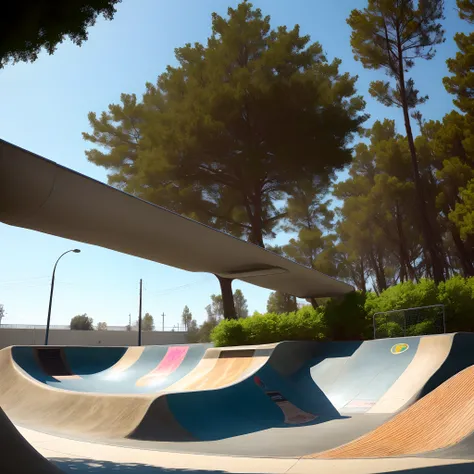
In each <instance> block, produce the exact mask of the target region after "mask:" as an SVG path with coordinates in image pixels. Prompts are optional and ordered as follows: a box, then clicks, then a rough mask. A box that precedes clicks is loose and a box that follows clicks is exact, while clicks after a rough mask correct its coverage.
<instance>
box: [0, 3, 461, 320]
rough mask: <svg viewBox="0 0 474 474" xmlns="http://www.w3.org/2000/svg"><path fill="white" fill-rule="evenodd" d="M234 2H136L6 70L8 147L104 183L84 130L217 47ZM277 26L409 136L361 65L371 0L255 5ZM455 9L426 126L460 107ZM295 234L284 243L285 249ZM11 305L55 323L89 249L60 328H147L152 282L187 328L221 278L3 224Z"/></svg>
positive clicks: (167, 309) (431, 81) (1, 297)
mask: <svg viewBox="0 0 474 474" xmlns="http://www.w3.org/2000/svg"><path fill="white" fill-rule="evenodd" d="M237 3H238V2H237V1H229V0H227V1H226V0H200V1H199V2H197V1H195V0H174V1H172V2H171V1H167V2H165V1H163V0H140V1H136V0H124V1H123V2H122V3H121V4H120V5H119V6H118V11H117V14H116V17H115V19H114V20H113V21H112V22H108V21H104V20H102V19H100V20H99V21H98V22H97V24H96V25H95V26H94V27H93V28H91V29H90V33H89V40H88V41H87V42H86V43H84V45H83V46H82V47H81V48H78V47H76V46H74V45H72V44H70V43H68V42H65V43H64V44H62V45H60V46H59V48H58V50H57V52H56V53H55V54H54V55H53V56H48V55H47V54H42V55H40V57H39V59H38V60H37V61H36V62H35V63H33V64H22V63H19V64H16V65H10V66H7V67H6V68H5V69H3V70H1V71H0V104H1V106H0V137H1V138H3V139H4V140H7V141H9V142H12V143H14V144H16V145H19V146H21V147H23V148H26V149H28V150H30V151H33V152H35V153H38V154H40V155H42V156H44V157H46V158H49V159H51V160H53V161H56V162H58V163H60V164H62V165H65V166H67V167H69V168H72V169H74V170H77V171H79V172H81V173H84V174H86V175H88V176H91V177H93V178H95V179H98V180H100V181H103V182H106V181H107V176H106V172H105V170H104V169H102V168H98V167H96V166H95V165H93V164H91V163H89V162H88V161H87V160H86V158H85V155H84V150H86V149H88V148H89V145H88V143H86V142H84V141H83V139H82V136H81V132H83V131H89V125H88V121H87V113H88V112H89V111H95V112H98V113H100V112H102V111H103V110H105V109H106V108H107V106H108V105H109V104H110V103H117V102H118V101H119V97H120V94H121V93H122V92H126V93H136V94H137V95H139V96H140V95H141V94H142V93H143V92H144V89H145V82H154V81H155V80H156V78H157V76H158V75H159V74H160V73H161V72H163V71H164V69H165V67H166V66H167V65H168V64H174V63H175V59H174V48H176V47H179V46H182V45H183V44H185V43H187V42H195V41H199V42H205V41H206V39H207V37H208V36H209V34H210V29H211V13H212V12H214V11H215V12H218V13H220V14H222V15H224V14H225V13H226V10H227V7H228V6H235V5H236V4H237ZM253 3H254V5H256V6H258V7H260V8H261V9H262V11H263V13H264V14H269V15H270V16H271V18H272V25H273V26H278V25H282V24H285V25H287V26H288V27H292V26H293V25H294V24H296V23H298V24H299V25H300V26H301V32H302V33H303V34H309V35H310V36H311V39H312V40H313V41H319V42H320V43H321V44H322V45H323V47H324V50H325V51H326V53H327V55H328V57H329V58H330V59H332V58H334V57H339V58H341V59H342V61H343V62H342V70H343V71H349V72H350V73H351V74H353V75H358V76H359V81H358V90H359V92H360V93H361V94H363V95H364V96H366V100H367V112H368V113H369V114H370V115H371V119H370V122H372V121H374V120H377V119H383V118H384V117H388V118H394V119H396V121H397V125H398V128H399V130H400V131H403V122H402V117H401V114H400V112H399V111H397V110H395V109H387V108H385V107H383V106H382V105H380V104H378V103H376V102H375V101H374V100H373V99H371V98H370V97H368V94H367V89H368V86H369V83H370V81H371V80H374V79H377V78H381V77H383V76H382V75H380V74H378V73H375V72H373V71H366V70H364V69H363V68H362V67H361V65H360V63H357V62H356V61H354V59H353V55H352V52H351V48H350V44H349V36H350V30H349V28H348V26H347V25H346V22H345V20H346V18H347V17H348V15H349V13H350V10H351V9H352V8H363V7H364V6H365V4H366V0H363V1H362V0H350V1H349V0H340V1H337V2H334V1H333V2H325V1H324V2H323V1H322V0H317V1H316V0H313V1H309V0H293V1H292V2H289V1H288V0H260V1H254V2H253ZM454 7H455V2H454V0H447V1H446V20H445V22H444V24H445V29H446V42H445V43H444V44H442V45H441V46H439V47H438V54H437V56H436V57H435V59H433V60H432V61H429V62H427V61H423V62H420V63H419V65H418V66H417V67H416V68H415V69H414V71H413V74H412V76H413V78H414V79H415V81H416V83H417V85H418V87H419V89H420V90H421V92H422V93H423V94H425V93H427V94H429V96H430V100H429V101H428V102H427V103H426V104H425V105H424V106H423V107H422V108H421V109H420V110H421V111H422V113H423V114H424V116H425V118H432V119H441V118H442V116H443V115H444V114H445V113H446V112H448V111H449V110H451V109H452V107H453V106H452V98H451V97H450V96H449V95H448V94H447V93H446V92H445V90H444V88H443V86H442V83H441V79H442V77H443V76H445V75H446V74H447V69H446V65H445V60H446V59H447V58H448V57H452V56H454V54H455V53H456V45H455V44H454V41H453V40H452V37H453V35H454V34H455V33H456V32H457V31H467V30H468V24H467V23H466V22H462V21H461V20H459V19H458V17H457V13H456V11H455V10H454ZM286 238H287V237H286V236H284V235H280V236H279V237H278V242H284V241H285V240H286ZM0 239H1V240H0V241H1V243H2V245H1V246H0V261H1V270H2V271H1V274H0V303H3V304H4V306H5V309H6V312H7V317H6V318H5V320H4V321H3V322H4V323H5V324H7V323H8V324H44V323H45V318H46V313H47V305H48V297H49V283H50V282H49V279H50V273H51V270H52V266H53V264H54V262H55V260H56V258H57V257H58V256H59V255H60V254H61V253H62V252H64V251H65V250H68V249H70V248H75V247H78V248H80V249H81V250H82V253H80V254H69V255H67V256H66V257H64V259H63V260H62V261H61V263H60V265H59V267H58V272H57V280H56V282H57V286H56V291H55V300H54V307H53V315H52V324H68V323H69V321H70V319H71V317H73V316H74V315H76V314H80V313H87V314H88V315H89V316H91V317H92V318H93V319H94V321H95V322H98V321H106V322H107V323H108V324H109V325H125V324H127V323H128V315H129V314H132V318H133V319H136V315H137V306H138V305H137V303H138V282H139V279H140V278H143V280H144V310H145V311H148V312H150V313H151V314H152V315H154V316H155V321H157V322H158V321H159V322H160V324H161V318H159V315H161V314H162V313H165V315H166V316H165V326H168V327H171V326H173V325H175V324H177V323H178V322H179V320H180V315H181V312H182V309H183V307H184V305H186V304H187V305H188V306H189V307H190V309H191V312H192V313H193V316H194V318H195V319H197V320H198V321H199V322H201V321H202V320H203V319H204V318H205V310H204V308H205V306H206V305H207V304H208V303H209V295H211V294H212V293H218V291H219V288H218V283H217V281H216V280H215V278H214V277H213V276H211V275H206V274H199V273H198V274H196V273H188V272H184V271H181V270H177V269H173V268H170V267H166V266H164V265H159V264H156V263H152V262H148V261H146V260H143V259H139V258H135V257H130V256H127V255H122V254H120V253H117V252H113V251H110V250H106V249H101V248H99V247H94V246H90V245H84V244H81V243H75V242H72V241H68V240H65V239H61V238H58V237H52V236H48V235H45V234H40V233H37V232H33V231H28V230H23V229H18V228H14V227H10V226H7V225H4V224H0ZM234 288H241V289H242V291H243V292H244V295H245V296H246V298H247V300H248V303H249V309H250V311H251V312H253V311H254V310H259V311H264V310H265V307H266V301H267V298H268V294H269V291H266V290H263V289H261V288H257V287H253V286H251V285H248V284H244V283H240V282H235V283H234Z"/></svg>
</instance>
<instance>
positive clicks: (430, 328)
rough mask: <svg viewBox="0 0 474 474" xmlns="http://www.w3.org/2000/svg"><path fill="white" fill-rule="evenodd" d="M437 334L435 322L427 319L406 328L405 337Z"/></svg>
mask: <svg viewBox="0 0 474 474" xmlns="http://www.w3.org/2000/svg"><path fill="white" fill-rule="evenodd" d="M437 332H438V331H437V326H436V324H435V322H434V321H432V320H429V319H428V320H426V321H421V322H420V323H417V324H413V325H412V326H409V327H408V328H407V336H423V335H424V334H436V333H437Z"/></svg>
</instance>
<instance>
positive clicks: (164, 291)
mask: <svg viewBox="0 0 474 474" xmlns="http://www.w3.org/2000/svg"><path fill="white" fill-rule="evenodd" d="M210 279H211V277H210V276H206V277H204V278H201V279H200V280H196V281H194V282H191V283H186V284H185V285H180V286H175V287H173V288H167V289H164V290H160V291H158V292H157V293H156V294H157V295H158V296H163V295H166V294H168V293H171V292H173V291H178V290H183V289H184V288H189V287H190V286H194V285H197V284H198V283H202V282H203V281H208V280H210Z"/></svg>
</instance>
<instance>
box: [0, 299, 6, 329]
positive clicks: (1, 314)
mask: <svg viewBox="0 0 474 474" xmlns="http://www.w3.org/2000/svg"><path fill="white" fill-rule="evenodd" d="M5 315H6V312H5V307H4V306H3V304H0V324H2V320H3V318H4V317H5Z"/></svg>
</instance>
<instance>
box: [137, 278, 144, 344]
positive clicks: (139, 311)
mask: <svg viewBox="0 0 474 474" xmlns="http://www.w3.org/2000/svg"><path fill="white" fill-rule="evenodd" d="M142 288H143V284H142V279H141V278H140V302H139V304H138V345H139V346H141V345H142Z"/></svg>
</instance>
